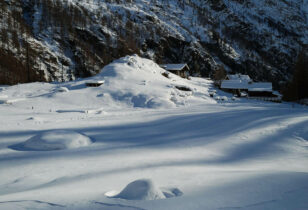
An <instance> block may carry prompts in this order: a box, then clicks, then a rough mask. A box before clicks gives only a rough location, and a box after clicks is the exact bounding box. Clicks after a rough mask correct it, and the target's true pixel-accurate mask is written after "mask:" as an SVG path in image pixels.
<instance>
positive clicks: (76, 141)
mask: <svg viewBox="0 0 308 210" xmlns="http://www.w3.org/2000/svg"><path fill="white" fill-rule="evenodd" d="M90 144H92V141H91V139H90V138H89V137H87V136H85V135H84V134H81V133H77V132H75V131H67V130H54V131H48V132H44V133H40V134H38V135H35V136H33V137H31V138H30V139H29V140H27V141H25V142H23V143H20V144H16V145H13V146H11V147H10V148H11V149H15V150H22V151H27V150H30V151H33V150H34V151H51V150H64V149H74V148H80V147H86V146H89V145H90Z"/></svg>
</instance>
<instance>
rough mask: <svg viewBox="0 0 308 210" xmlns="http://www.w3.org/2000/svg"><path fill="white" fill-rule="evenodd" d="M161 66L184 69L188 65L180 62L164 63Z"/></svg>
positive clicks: (170, 69)
mask: <svg viewBox="0 0 308 210" xmlns="http://www.w3.org/2000/svg"><path fill="white" fill-rule="evenodd" d="M160 67H162V68H164V69H166V70H168V71H182V70H183V69H184V68H185V67H188V66H187V64H186V63H179V64H162V65H160Z"/></svg>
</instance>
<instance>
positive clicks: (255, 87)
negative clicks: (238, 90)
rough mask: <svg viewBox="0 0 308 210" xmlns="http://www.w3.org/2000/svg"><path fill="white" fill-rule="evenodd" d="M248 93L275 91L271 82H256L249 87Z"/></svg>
mask: <svg viewBox="0 0 308 210" xmlns="http://www.w3.org/2000/svg"><path fill="white" fill-rule="evenodd" d="M248 91H269V92H271V91H273V86H272V83H271V82H254V83H251V84H249V85H248Z"/></svg>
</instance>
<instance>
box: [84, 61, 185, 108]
mask: <svg viewBox="0 0 308 210" xmlns="http://www.w3.org/2000/svg"><path fill="white" fill-rule="evenodd" d="M165 72H166V70H164V69H162V68H161V67H160V66H159V65H157V64H156V63H155V62H153V61H152V60H149V59H145V58H140V57H139V56H137V55H133V56H126V57H124V58H120V59H118V60H116V61H114V62H113V63H111V64H109V65H107V66H106V67H104V68H103V69H102V71H101V73H99V74H98V75H96V76H95V77H92V78H91V80H104V81H105V83H104V84H103V85H102V86H100V87H99V90H101V91H102V93H101V94H100V95H101V96H102V97H101V100H102V101H103V103H104V104H106V105H108V106H112V107H123V106H125V107H140V108H170V107H174V106H175V105H178V104H176V103H175V102H174V101H175V100H171V98H172V97H174V96H173V95H172V93H174V92H176V91H178V90H176V88H175V86H176V85H186V86H187V85H189V84H188V80H186V79H183V78H180V77H178V76H176V75H172V77H171V78H166V77H165V76H163V73H165ZM89 80H90V79H89ZM85 82H87V80H85ZM173 83H175V84H173ZM176 97H177V96H176ZM178 97H179V100H178V101H180V98H181V99H183V100H184V98H183V96H178Z"/></svg>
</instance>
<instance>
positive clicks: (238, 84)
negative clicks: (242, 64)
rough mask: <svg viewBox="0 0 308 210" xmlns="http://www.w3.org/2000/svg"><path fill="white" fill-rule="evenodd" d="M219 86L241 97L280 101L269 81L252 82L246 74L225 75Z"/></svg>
mask: <svg viewBox="0 0 308 210" xmlns="http://www.w3.org/2000/svg"><path fill="white" fill-rule="evenodd" d="M220 88H221V89H222V90H224V91H227V92H231V93H233V94H236V95H237V96H239V97H241V96H243V95H245V96H248V98H253V99H260V100H265V101H274V102H280V101H281V96H280V95H279V94H277V93H275V92H274V91H273V86H272V83H270V82H253V81H252V80H251V79H250V77H249V76H248V75H240V74H237V75H227V77H226V79H225V80H223V81H222V82H221V85H220Z"/></svg>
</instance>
